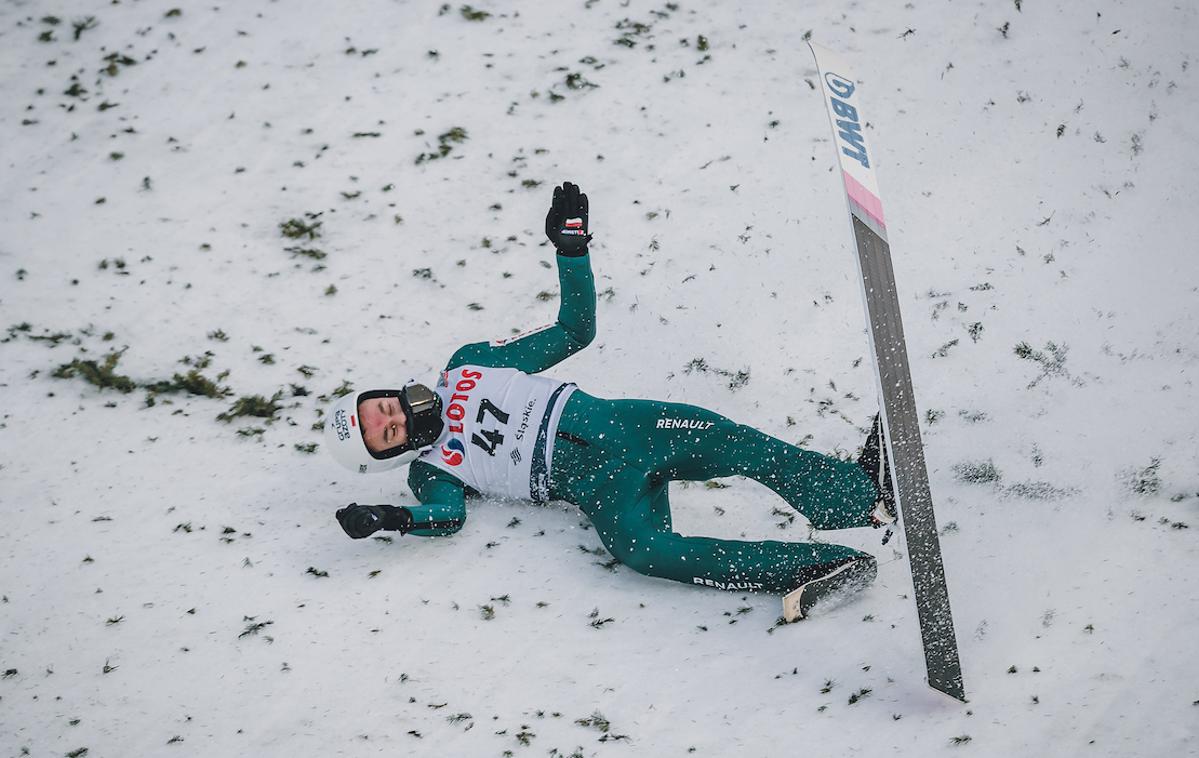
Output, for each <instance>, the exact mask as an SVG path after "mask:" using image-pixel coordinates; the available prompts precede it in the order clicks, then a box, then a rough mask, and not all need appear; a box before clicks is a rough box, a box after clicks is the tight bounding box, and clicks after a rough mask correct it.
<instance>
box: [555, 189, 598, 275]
mask: <svg viewBox="0 0 1199 758" xmlns="http://www.w3.org/2000/svg"><path fill="white" fill-rule="evenodd" d="M545 236H547V237H549V238H550V242H551V243H553V245H554V247H555V248H557V249H558V254H559V255H565V256H569V257H571V258H577V257H579V256H581V255H586V254H587V243H588V242H590V241H591V235H590V234H588V233H587V196H586V195H584V194H583V193H581V192H579V188H578V186H577V185H574V184H571V183H570V182H563V183H562V186H561V187H554V203H553V205H551V206H550V212H549V213H548V214H546V216H545Z"/></svg>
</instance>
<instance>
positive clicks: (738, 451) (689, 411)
mask: <svg viewBox="0 0 1199 758" xmlns="http://www.w3.org/2000/svg"><path fill="white" fill-rule="evenodd" d="M556 257H557V260H558V278H559V282H560V284H561V304H560V307H559V312H558V321H557V322H556V323H554V324H552V325H548V326H545V327H541V328H540V329H535V330H532V331H530V332H526V333H524V334H520V335H516V336H514V337H511V338H509V339H506V340H498V341H494V342H490V343H487V342H479V343H474V344H470V345H466V346H464V347H462V348H461V349H459V350H458V351H457V352H456V353H454V356H453V357H452V358H451V359H450V361H449V363H448V364H447V365H446V369H445V371H443V372H442V374H441V378H440V380H439V381H438V383H437V387H436V390H435V391H436V392H437V393H438V394H439V395H440V396H441V399H442V407H443V414H444V417H445V418H444V420H445V424H446V427H445V430H444V431H443V433H442V436H441V437H440V438H439V439H438V440H437V442H436V443H435V444H434V445H433V447H432V448H430V449H429V450H427V451H425V452H424V453H423V454H422V455H421V456H420V457H419V458H418V459H417V460H415V461H413V463H412V464H411V467H410V469H409V475H408V483H409V485H410V486H411V488H412V491H413V492H414V493H415V494H416V496H417V498H418V499H419V500H420V502H421V505H419V506H409V509H410V511H411V513H412V517H413V523H414V527H415V529H414V530H413V532H412V533H414V534H418V535H424V536H440V535H447V534H452V533H453V532H456V531H457V530H458V529H460V528H461V527H462V524H463V522H464V521H465V519H466V508H465V497H466V496H468V495H492V496H502V497H516V498H524V499H530V500H533V501H535V502H545V501H548V500H566V501H568V502H571V503H573V504H575V505H577V506H578V507H579V508H580V510H582V511H583V513H584V514H586V515H587V517H588V518H589V519H590V520H591V523H592V524H593V525H594V526H595V528H596V531H597V532H598V534H599V536H600V539H601V540H602V541H603V543H604V546H605V547H606V548H607V549H608V551H609V552H610V553H612V555H613V556H614V557H615V558H617V559H618V560H619V561H620V562H621V563H623V564H624V565H626V566H628V567H629V568H631V569H633V570H634V571H637V572H640V573H642V574H646V575H649V576H657V577H662V578H665V579H673V580H675V581H679V582H685V583H688V584H699V585H704V586H709V587H716V588H719V589H725V590H735V591H761V592H771V593H780V594H785V593H787V592H790V591H791V590H793V589H795V588H796V587H797V586H799V585H801V584H803V583H805V582H807V581H809V580H811V579H813V578H816V577H819V576H823V575H825V574H827V573H828V572H829V571H830V570H832V569H834V568H836V567H837V566H839V565H841V564H844V563H847V562H850V561H852V560H854V559H856V558H860V557H862V556H863V555H865V554H864V553H861V552H860V551H857V550H854V549H851V548H848V547H844V546H841V545H832V544H826V543H808V542H781V541H776V540H761V541H743V540H725V539H716V538H711V537H691V536H683V535H681V534H679V533H677V532H675V531H674V530H673V528H672V526H671V515H670V503H669V499H668V487H669V483H670V482H671V481H678V480H693V481H694V480H708V479H713V478H716V477H725V476H733V475H743V476H747V477H750V478H752V479H755V480H757V481H759V482H761V483H762V484H765V485H766V486H767V487H769V488H770V489H772V490H773V491H774V492H776V493H778V494H779V496H781V497H782V498H783V499H784V500H786V501H787V503H788V504H789V505H791V507H793V508H795V509H796V510H797V511H799V512H800V513H801V514H803V515H804V516H805V517H806V518H807V519H808V520H809V521H810V522H811V523H812V525H813V526H814V527H815V528H817V529H846V528H851V527H864V526H870V525H871V520H870V512H871V510H872V509H873V507H874V502H875V500H876V498H877V493H876V491H875V488H874V485H873V483H872V482H871V480H870V478H869V476H868V475H867V474H866V473H865V472H864V471H863V470H862V468H861V467H859V466H858V465H857V464H855V463H852V462H845V461H838V460H836V459H833V458H830V457H827V456H824V455H821V454H819V453H816V452H812V451H810V450H803V449H801V448H798V447H795V446H794V445H790V444H788V443H786V442H783V441H782V440H779V439H776V438H774V437H771V436H769V435H767V434H764V433H762V432H760V431H758V430H756V429H753V428H752V427H749V426H744V425H742V424H737V423H735V422H733V421H731V420H729V419H727V418H725V417H724V416H721V415H719V414H717V413H713V412H712V411H708V410H704V409H703V408H698V407H695V406H691V405H685V404H681V403H667V402H659V401H654V400H605V399H601V398H597V397H593V396H591V395H588V394H587V393H585V392H583V391H581V390H579V389H577V388H576V387H575V386H574V385H573V384H570V383H566V382H560V381H556V380H553V379H550V378H548V377H543V376H534V375H535V374H539V373H540V372H542V371H545V370H546V369H549V368H551V367H552V366H554V365H555V364H557V363H559V362H560V361H562V360H565V359H566V358H567V357H569V356H571V355H573V354H574V353H576V352H578V351H579V350H581V349H583V348H584V347H585V346H586V345H587V344H589V343H590V342H591V340H592V338H593V337H594V336H595V285H594V281H593V278H592V274H591V265H590V261H589V256H588V255H583V256H580V257H574V258H571V257H565V256H561V255H559V256H556Z"/></svg>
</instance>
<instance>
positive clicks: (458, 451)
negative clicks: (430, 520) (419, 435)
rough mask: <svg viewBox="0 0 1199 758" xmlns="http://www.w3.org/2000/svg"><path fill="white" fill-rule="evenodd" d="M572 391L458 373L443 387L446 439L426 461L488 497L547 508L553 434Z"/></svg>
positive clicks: (517, 375) (554, 384)
mask: <svg viewBox="0 0 1199 758" xmlns="http://www.w3.org/2000/svg"><path fill="white" fill-rule="evenodd" d="M573 391H574V385H573V384H563V383H562V382H559V381H556V380H554V379H550V378H547V377H543V376H532V375H530V374H526V373H525V372H523V371H519V370H517V369H514V368H490V367H486V366H459V367H457V368H454V369H451V370H449V371H443V372H442V374H441V379H440V380H439V381H438V383H437V389H436V392H437V394H438V395H439V396H440V397H441V403H442V417H443V419H444V420H445V425H446V432H447V434H445V435H443V436H442V438H441V439H440V440H438V443H437V444H436V445H434V446H433V447H432V448H431V449H429V450H426V451H425V452H424V453H422V454H421V457H420V460H422V461H424V462H426V463H429V464H431V465H433V466H436V467H437V468H439V469H441V470H443V471H445V472H447V473H449V474H451V475H452V476H455V477H457V478H458V479H461V480H462V482H463V483H464V484H466V485H467V486H468V487H472V488H474V489H475V490H478V491H479V492H480V493H483V494H487V495H499V496H502V497H513V498H522V499H526V500H535V501H538V502H544V501H545V500H548V499H549V464H550V460H551V459H552V456H553V442H554V434H555V432H556V431H557V427H558V420H559V419H560V418H561V416H562V408H563V406H564V405H565V404H566V398H567V397H568V396H569V395H570V393H571V392H573Z"/></svg>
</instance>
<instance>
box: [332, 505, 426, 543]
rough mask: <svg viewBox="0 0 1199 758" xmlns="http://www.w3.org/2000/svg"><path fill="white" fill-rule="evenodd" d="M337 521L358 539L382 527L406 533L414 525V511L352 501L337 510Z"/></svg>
mask: <svg viewBox="0 0 1199 758" xmlns="http://www.w3.org/2000/svg"><path fill="white" fill-rule="evenodd" d="M337 523H339V524H341V528H342V529H344V530H345V533H346V534H348V535H350V536H351V537H353V538H354V539H356V540H360V539H362V538H363V537H369V536H371V535H372V534H374V533H375V532H377V531H379V530H380V529H386V530H388V531H393V532H400V533H401V534H406V533H407V532H408V530H409V529H410V528H411V527H412V511H410V510H408V509H407V508H404V507H402V506H400V507H397V506H394V505H358V503H350V504H349V505H347V506H346V507H345V508H342V509H340V510H339V511H337Z"/></svg>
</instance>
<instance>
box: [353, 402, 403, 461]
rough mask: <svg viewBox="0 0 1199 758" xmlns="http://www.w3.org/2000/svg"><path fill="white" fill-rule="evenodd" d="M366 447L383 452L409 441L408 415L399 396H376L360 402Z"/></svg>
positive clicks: (359, 411) (359, 417) (376, 451)
mask: <svg viewBox="0 0 1199 758" xmlns="http://www.w3.org/2000/svg"><path fill="white" fill-rule="evenodd" d="M358 421H359V423H360V424H362V439H363V441H364V442H366V448H367V449H368V450H370V451H371V452H373V453H381V452H383V451H384V450H389V449H391V448H393V447H396V446H398V445H403V444H404V443H405V442H407V441H408V417H407V416H405V415H404V409H403V408H402V407H400V399H399V398H397V397H376V398H371V399H370V400H364V401H362V402H361V403H359V404H358Z"/></svg>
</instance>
